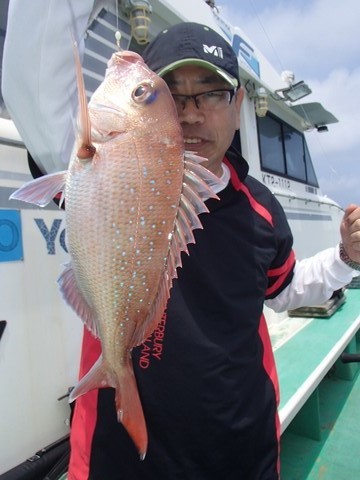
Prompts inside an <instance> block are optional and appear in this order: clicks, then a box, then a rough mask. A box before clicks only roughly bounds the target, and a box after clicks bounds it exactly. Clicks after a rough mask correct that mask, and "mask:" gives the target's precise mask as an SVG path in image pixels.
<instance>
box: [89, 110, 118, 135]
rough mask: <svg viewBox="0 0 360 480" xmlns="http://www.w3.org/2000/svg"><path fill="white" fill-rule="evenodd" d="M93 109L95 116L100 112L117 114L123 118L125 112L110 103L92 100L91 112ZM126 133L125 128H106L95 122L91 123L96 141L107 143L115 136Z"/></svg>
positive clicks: (92, 133)
mask: <svg viewBox="0 0 360 480" xmlns="http://www.w3.org/2000/svg"><path fill="white" fill-rule="evenodd" d="M91 111H93V112H94V113H95V116H96V117H98V114H99V113H102V114H104V113H105V114H110V115H115V116H116V117H118V118H123V117H124V114H123V112H122V111H121V110H119V109H117V108H116V107H112V106H109V105H103V104H100V103H94V102H90V104H89V112H90V113H91ZM122 133H124V130H104V128H103V127H96V126H95V125H94V124H93V123H92V125H91V139H92V141H94V142H98V143H105V142H107V141H109V140H112V139H113V138H115V137H117V136H119V135H121V134H122Z"/></svg>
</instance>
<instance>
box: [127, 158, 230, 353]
mask: <svg viewBox="0 0 360 480" xmlns="http://www.w3.org/2000/svg"><path fill="white" fill-rule="evenodd" d="M205 160H206V159H204V158H202V157H199V156H197V155H195V154H194V153H192V152H186V154H185V170H184V179H183V188H182V192H181V195H180V203H179V207H178V212H177V216H176V219H175V224H174V230H173V232H172V236H171V242H170V247H169V251H168V255H167V260H166V267H165V270H164V274H163V276H162V279H161V281H160V284H159V288H158V293H157V296H156V299H155V301H154V302H153V305H152V307H151V309H150V311H149V314H148V317H147V319H146V321H145V322H144V323H143V324H142V325H140V326H139V328H138V329H137V330H135V332H134V335H133V338H132V341H131V343H130V344H131V346H136V345H140V344H141V343H143V342H144V340H146V338H147V337H148V336H149V335H151V333H152V332H153V331H154V330H155V328H156V326H157V324H158V323H159V321H160V319H161V317H162V315H163V313H164V310H165V308H166V304H167V301H168V299H169V296H170V289H171V287H172V283H173V279H174V278H177V268H178V267H181V266H182V261H181V252H185V253H187V254H188V253H189V252H188V248H187V245H188V244H189V243H195V237H194V234H193V230H195V229H197V228H203V227H202V224H201V221H200V219H199V217H198V215H200V213H208V212H209V210H208V208H207V206H206V205H205V200H207V199H208V198H216V199H218V196H217V195H216V193H215V192H214V188H215V189H216V188H218V187H221V188H223V187H224V186H225V184H224V182H223V181H222V180H220V179H219V177H217V176H216V175H214V174H213V173H211V172H210V171H209V170H208V169H207V168H205V167H203V166H202V165H200V163H202V162H204V161H205Z"/></svg>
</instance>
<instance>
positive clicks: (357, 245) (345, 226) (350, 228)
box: [340, 204, 360, 263]
mask: <svg viewBox="0 0 360 480" xmlns="http://www.w3.org/2000/svg"><path fill="white" fill-rule="evenodd" d="M340 233H341V239H342V243H343V245H344V249H345V251H346V253H347V254H348V256H349V257H350V258H351V260H352V261H353V262H357V263H360V206H358V205H353V204H351V205H349V206H348V207H347V208H346V210H345V214H344V217H343V219H342V222H341V225H340Z"/></svg>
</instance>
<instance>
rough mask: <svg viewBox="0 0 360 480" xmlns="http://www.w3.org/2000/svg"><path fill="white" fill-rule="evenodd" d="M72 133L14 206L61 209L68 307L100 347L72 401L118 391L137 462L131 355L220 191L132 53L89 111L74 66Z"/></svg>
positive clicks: (158, 84)
mask: <svg viewBox="0 0 360 480" xmlns="http://www.w3.org/2000/svg"><path fill="white" fill-rule="evenodd" d="M77 69H78V84H79V91H80V94H79V97H80V121H79V125H80V126H79V135H78V137H79V138H78V141H77V142H76V145H75V147H74V153H73V155H72V158H71V161H70V165H69V169H68V170H67V171H65V172H59V173H55V174H51V175H47V176H45V177H41V178H39V179H36V180H34V181H32V182H30V183H29V184H26V185H24V186H23V187H22V188H20V189H19V190H18V191H17V192H15V193H14V194H13V195H12V198H16V199H20V200H24V201H27V202H32V203H35V204H37V205H40V206H44V205H46V204H47V203H48V202H49V201H50V200H51V199H52V198H53V196H54V195H55V194H56V193H58V192H59V191H63V192H64V198H65V203H66V234H67V247H68V250H69V254H70V259H71V261H70V263H69V264H68V265H67V266H66V268H65V270H64V272H63V273H62V274H61V276H60V278H59V284H60V289H61V291H62V294H63V296H64V298H65V300H66V301H67V302H68V303H69V304H70V305H71V306H72V308H73V309H74V310H75V311H76V312H77V314H78V315H79V316H80V317H81V318H82V320H83V321H84V323H85V324H86V326H87V327H88V328H89V329H90V330H91V331H92V332H93V334H94V335H95V336H97V337H99V338H100V341H101V346H102V355H101V357H100V358H99V359H98V361H97V362H96V363H95V365H94V366H93V368H92V369H91V370H90V372H89V373H88V374H87V375H85V376H84V377H83V378H82V379H81V380H80V382H79V384H78V385H77V386H76V387H75V389H74V390H73V392H72V394H71V400H73V399H76V398H77V397H79V396H80V395H82V394H84V393H86V392H87V391H89V390H91V389H94V388H100V387H113V388H115V389H116V410H117V416H118V419H119V421H120V422H122V423H123V425H124V426H125V428H126V429H127V431H128V433H129V434H130V436H131V437H132V439H133V441H134V443H135V445H136V447H137V449H138V451H139V453H140V457H141V458H144V456H145V453H146V449H147V442H148V440H147V430H146V424H145V419H144V415H143V410H142V406H141V402H140V399H139V395H138V390H137V385H136V380H135V377H134V373H133V367H132V361H131V350H132V348H133V347H134V346H136V345H139V344H141V343H142V342H143V341H144V340H145V339H146V338H147V337H148V336H149V335H150V334H151V333H152V332H153V331H154V329H155V328H156V326H157V324H158V323H159V321H160V320H161V316H162V313H163V312H164V309H165V307H166V303H167V300H168V298H169V291H170V288H171V286H172V280H173V278H174V277H176V269H177V267H180V266H181V252H182V251H185V252H187V244H188V243H190V242H193V241H194V237H193V233H192V230H193V229H195V228H201V223H200V220H199V219H198V214H199V213H203V212H206V211H207V208H206V206H205V204H204V200H205V199H206V198H208V197H216V195H215V193H214V192H213V190H212V187H211V186H210V185H213V184H217V183H219V180H218V179H217V177H215V176H214V175H213V174H211V173H210V172H208V171H207V170H206V169H205V168H204V167H203V166H202V165H200V163H201V162H203V161H204V159H202V158H200V157H197V156H195V155H194V154H191V153H188V152H185V150H184V142H183V136H182V130H181V127H180V125H179V122H178V119H177V113H176V110H175V106H174V103H173V100H172V97H171V94H170V92H169V90H168V87H167V85H166V83H165V82H164V81H163V80H162V79H161V78H159V77H158V76H157V75H156V74H155V73H153V72H152V71H150V70H149V69H148V67H147V66H146V65H145V63H144V62H143V60H142V58H141V57H140V56H139V55H137V54H136V53H133V52H128V51H126V52H117V53H114V54H113V56H112V58H111V59H110V61H109V63H108V69H107V72H106V76H105V79H104V81H103V82H102V83H101V85H100V86H99V88H98V89H97V90H96V92H95V93H94V94H93V96H92V98H91V100H90V102H89V104H88V105H87V102H86V98H85V94H84V87H83V82H82V77H81V73H80V66H79V63H78V66H77Z"/></svg>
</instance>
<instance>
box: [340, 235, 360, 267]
mask: <svg viewBox="0 0 360 480" xmlns="http://www.w3.org/2000/svg"><path fill="white" fill-rule="evenodd" d="M339 254H340V259H341V260H342V261H343V262H344V263H346V265H348V266H349V267H350V268H352V269H353V270H358V271H360V263H358V262H354V261H353V260H351V258H350V257H349V255H348V254H347V253H346V251H345V248H344V244H343V243H342V242H340V244H339Z"/></svg>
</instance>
